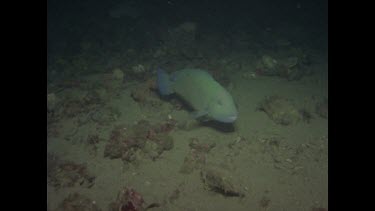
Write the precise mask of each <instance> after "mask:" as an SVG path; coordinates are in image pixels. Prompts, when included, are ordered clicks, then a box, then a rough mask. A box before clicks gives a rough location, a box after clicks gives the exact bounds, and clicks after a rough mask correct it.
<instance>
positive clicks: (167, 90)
mask: <svg viewBox="0 0 375 211" xmlns="http://www.w3.org/2000/svg"><path fill="white" fill-rule="evenodd" d="M157 74H158V77H157V84H158V89H159V93H160V94H161V95H169V94H172V93H173V89H172V82H171V80H170V78H169V75H168V73H166V72H165V71H164V70H162V69H160V68H159V69H158V71H157Z"/></svg>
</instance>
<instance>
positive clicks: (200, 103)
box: [157, 69, 238, 123]
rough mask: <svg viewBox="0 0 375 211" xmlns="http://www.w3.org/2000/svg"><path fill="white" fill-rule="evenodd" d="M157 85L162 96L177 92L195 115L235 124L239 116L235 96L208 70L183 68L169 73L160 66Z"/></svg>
mask: <svg viewBox="0 0 375 211" xmlns="http://www.w3.org/2000/svg"><path fill="white" fill-rule="evenodd" d="M157 84H158V89H159V93H160V95H162V96H166V95H170V94H173V93H175V94H177V95H178V96H179V97H181V98H182V99H183V100H184V101H186V102H187V103H188V104H189V105H190V106H191V107H192V108H193V109H194V112H193V116H194V118H197V119H203V120H216V121H219V122H224V123H233V122H234V121H235V120H236V119H237V117H238V111H237V107H236V104H235V103H234V101H233V98H232V96H231V95H230V94H229V92H228V91H227V90H226V89H225V88H224V87H223V86H221V85H220V84H219V83H218V82H217V81H216V80H215V79H214V78H213V77H212V76H211V75H210V74H209V73H208V72H207V71H205V70H202V69H182V70H179V71H176V72H174V73H172V74H170V75H169V74H167V73H166V72H165V71H164V70H162V69H158V71H157Z"/></svg>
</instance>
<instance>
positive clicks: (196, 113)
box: [190, 110, 209, 121]
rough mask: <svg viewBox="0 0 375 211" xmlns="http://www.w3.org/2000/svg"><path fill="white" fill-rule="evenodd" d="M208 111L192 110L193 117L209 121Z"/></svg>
mask: <svg viewBox="0 0 375 211" xmlns="http://www.w3.org/2000/svg"><path fill="white" fill-rule="evenodd" d="M207 114H208V112H207V111H206V110H201V111H193V112H191V114H190V115H191V117H193V118H194V119H197V120H200V121H208V120H209V118H208V116H207Z"/></svg>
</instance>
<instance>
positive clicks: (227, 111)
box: [208, 91, 238, 123]
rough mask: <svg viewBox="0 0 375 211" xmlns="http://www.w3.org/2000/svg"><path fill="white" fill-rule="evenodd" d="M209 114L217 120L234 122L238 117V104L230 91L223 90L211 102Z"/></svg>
mask: <svg viewBox="0 0 375 211" xmlns="http://www.w3.org/2000/svg"><path fill="white" fill-rule="evenodd" d="M208 116H209V117H210V118H212V119H214V120H216V121H219V122H224V123H233V122H234V121H236V119H237V117H238V111H237V107H236V104H235V103H234V101H233V98H232V96H231V95H230V94H229V93H228V92H226V91H225V92H221V93H219V94H217V95H216V97H215V98H214V99H213V100H212V101H211V102H210V106H209V109H208Z"/></svg>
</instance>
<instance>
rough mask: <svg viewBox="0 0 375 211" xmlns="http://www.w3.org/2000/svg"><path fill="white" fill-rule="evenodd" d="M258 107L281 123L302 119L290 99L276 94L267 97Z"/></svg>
mask: <svg viewBox="0 0 375 211" xmlns="http://www.w3.org/2000/svg"><path fill="white" fill-rule="evenodd" d="M258 109H259V110H261V111H264V112H265V113H266V114H267V115H268V116H269V117H270V118H271V119H272V120H273V121H274V122H275V123H277V124H281V125H290V124H295V123H297V122H298V121H299V120H301V119H302V116H301V113H300V112H299V110H298V109H297V108H296V107H295V106H294V105H293V104H292V103H291V102H290V100H288V99H286V98H283V97H280V96H277V95H274V96H271V97H267V98H266V99H265V100H263V101H262V102H261V103H260V104H259V106H258Z"/></svg>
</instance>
